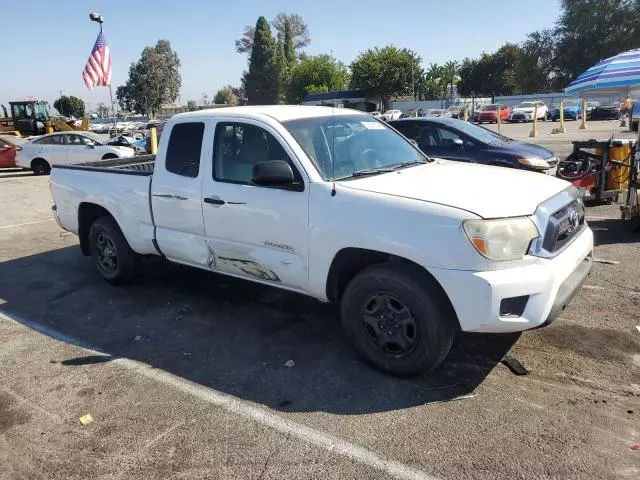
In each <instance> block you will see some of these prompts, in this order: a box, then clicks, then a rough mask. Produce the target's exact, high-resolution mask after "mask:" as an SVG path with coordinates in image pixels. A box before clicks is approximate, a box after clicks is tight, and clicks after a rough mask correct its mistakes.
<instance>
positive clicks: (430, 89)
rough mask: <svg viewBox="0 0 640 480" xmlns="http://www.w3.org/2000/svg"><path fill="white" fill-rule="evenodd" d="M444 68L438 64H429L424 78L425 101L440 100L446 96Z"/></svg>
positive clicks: (423, 91)
mask: <svg viewBox="0 0 640 480" xmlns="http://www.w3.org/2000/svg"><path fill="white" fill-rule="evenodd" d="M445 83H446V80H445V75H444V72H443V68H442V67H441V66H439V65H438V64H437V63H431V64H429V68H428V69H427V71H426V72H425V73H424V75H423V78H422V86H421V93H422V96H423V97H424V99H425V100H440V99H441V98H442V97H444V96H445V94H446V86H445Z"/></svg>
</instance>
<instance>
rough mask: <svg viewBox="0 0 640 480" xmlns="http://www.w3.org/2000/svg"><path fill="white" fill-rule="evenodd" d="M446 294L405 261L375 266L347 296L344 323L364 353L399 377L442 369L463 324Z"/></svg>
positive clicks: (353, 284)
mask: <svg viewBox="0 0 640 480" xmlns="http://www.w3.org/2000/svg"><path fill="white" fill-rule="evenodd" d="M440 297H441V293H440V292H438V291H436V289H435V288H432V286H431V285H430V282H428V281H427V279H426V278H425V277H424V276H423V275H421V274H420V272H417V271H416V269H415V268H413V267H411V266H408V265H404V264H402V263H399V262H387V263H384V264H379V265H373V266H371V267H368V268H366V269H364V270H363V271H362V272H360V273H359V274H358V275H356V276H355V277H354V278H353V279H352V280H351V282H350V283H349V285H348V286H347V288H346V290H345V292H344V295H343V296H342V305H341V309H342V324H343V327H344V329H345V332H346V334H347V336H348V337H349V339H350V340H351V342H352V343H353V345H354V347H355V349H356V351H357V352H358V354H359V355H360V356H361V357H362V358H363V359H364V360H365V361H367V362H368V363H370V364H371V365H373V366H374V367H376V368H378V369H379V370H382V371H384V372H387V373H390V374H392V375H397V376H411V375H417V374H420V373H424V372H428V371H430V370H433V369H435V368H437V367H438V366H439V365H440V364H441V363H442V361H443V360H444V359H445V357H446V356H447V354H448V353H449V350H450V349H451V345H452V343H453V339H454V337H455V334H456V331H457V322H456V320H455V318H454V317H453V315H452V314H451V313H449V312H448V310H449V309H447V308H445V306H444V302H443V300H444V299H442V298H440Z"/></svg>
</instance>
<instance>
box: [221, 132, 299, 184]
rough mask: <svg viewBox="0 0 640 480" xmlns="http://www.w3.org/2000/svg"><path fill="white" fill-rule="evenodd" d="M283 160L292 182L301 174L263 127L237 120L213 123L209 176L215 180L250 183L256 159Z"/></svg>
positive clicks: (297, 179)
mask: <svg viewBox="0 0 640 480" xmlns="http://www.w3.org/2000/svg"><path fill="white" fill-rule="evenodd" d="M269 160H283V161H285V162H287V163H288V164H289V166H290V167H291V169H292V171H293V176H294V183H295V184H296V185H298V186H302V185H303V183H302V178H301V177H300V174H299V172H298V170H297V168H296V167H295V165H294V164H293V162H292V161H291V159H290V158H289V155H288V154H287V152H285V150H284V148H283V147H282V145H281V144H280V142H279V141H278V140H277V139H276V138H275V137H274V136H273V135H271V134H270V133H269V132H267V131H266V130H265V129H263V128H260V127H257V126H255V125H249V124H246V123H239V122H222V123H219V124H218V125H217V126H216V135H215V148H214V162H213V178H214V179H215V180H217V181H219V182H230V183H240V184H246V185H251V184H252V182H251V179H252V177H253V167H254V165H255V164H256V163H259V162H266V161H269Z"/></svg>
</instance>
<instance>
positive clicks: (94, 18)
mask: <svg viewBox="0 0 640 480" xmlns="http://www.w3.org/2000/svg"><path fill="white" fill-rule="evenodd" d="M89 18H90V19H91V21H92V22H96V23H97V24H99V25H100V33H102V24H103V23H104V17H103V16H102V15H100V14H99V13H98V12H91V13H90V14H89ZM109 98H110V99H111V115H113V132H114V135H116V134H117V133H118V128H117V125H116V110H115V107H114V106H113V89H112V88H111V81H109Z"/></svg>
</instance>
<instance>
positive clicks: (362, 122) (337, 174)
mask: <svg viewBox="0 0 640 480" xmlns="http://www.w3.org/2000/svg"><path fill="white" fill-rule="evenodd" d="M283 125H284V126H285V128H286V129H287V130H289V132H290V133H291V135H293V137H294V138H295V139H296V141H297V142H298V143H299V144H300V146H301V147H302V149H303V150H304V151H305V153H306V154H307V156H308V157H309V158H310V159H311V161H312V162H313V163H314V164H315V166H316V168H317V169H318V171H319V172H320V174H321V175H322V177H323V178H324V179H325V180H334V179H339V178H347V177H351V176H354V174H355V175H356V176H357V175H358V174H360V173H364V172H366V171H367V170H372V169H389V168H396V167H398V168H400V167H401V166H403V165H405V164H407V165H408V164H414V163H424V162H427V161H428V159H427V157H425V156H424V154H422V153H421V152H420V151H419V150H418V149H417V148H415V147H414V146H413V145H411V143H409V142H407V141H406V140H405V139H404V138H403V137H402V136H401V135H398V133H396V132H395V131H394V130H392V129H391V128H389V127H388V126H387V125H386V124H384V123H383V122H380V121H378V120H375V119H373V118H371V116H370V115H337V116H326V117H313V118H300V119H297V120H289V121H286V122H283Z"/></svg>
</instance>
